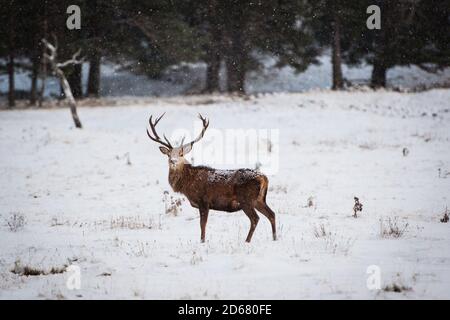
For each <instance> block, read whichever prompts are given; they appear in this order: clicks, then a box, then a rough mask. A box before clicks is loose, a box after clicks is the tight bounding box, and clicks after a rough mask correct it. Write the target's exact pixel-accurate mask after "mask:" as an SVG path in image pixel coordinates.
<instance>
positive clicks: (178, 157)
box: [147, 113, 209, 169]
mask: <svg viewBox="0 0 450 320" xmlns="http://www.w3.org/2000/svg"><path fill="white" fill-rule="evenodd" d="M164 114H165V113H163V114H162V115H161V116H159V117H158V118H156V120H155V121H152V117H153V116H150V119H149V120H148V122H149V124H150V129H151V131H152V133H153V135H152V134H150V132H149V131H148V129H147V135H148V137H149V138H150V139H151V140H153V141H155V142H157V143H159V144H161V145H162V146H160V147H159V150H160V151H161V152H162V153H163V154H165V155H166V156H167V157H168V160H169V167H170V169H177V168H179V167H180V166H183V164H185V163H186V159H185V158H184V156H185V155H186V154H188V153H189V152H190V151H191V150H192V146H193V145H194V143H196V142H198V141H199V140H200V139H201V138H203V135H204V134H205V131H206V129H207V128H208V126H209V121H208V120H207V119H205V118H203V117H202V115H201V114H199V115H198V116H199V118H200V120H202V123H203V129H202V132H201V133H200V134H199V135H198V137H197V138H196V139H195V140H192V141H191V142H189V143H184V138H183V139H182V140H181V143H180V145H179V146H178V147H173V146H172V144H171V143H170V141H169V139H167V137H166V135H164V134H163V137H164V140H165V141H163V140H162V139H161V138H160V137H159V135H158V133H157V132H156V129H155V127H156V125H157V124H158V122H159V120H161V118H162V117H163V116H164Z"/></svg>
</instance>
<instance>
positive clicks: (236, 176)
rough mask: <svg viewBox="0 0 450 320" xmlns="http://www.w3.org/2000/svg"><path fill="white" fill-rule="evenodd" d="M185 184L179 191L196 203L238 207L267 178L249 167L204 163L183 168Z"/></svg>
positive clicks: (251, 197) (251, 198)
mask: <svg viewBox="0 0 450 320" xmlns="http://www.w3.org/2000/svg"><path fill="white" fill-rule="evenodd" d="M186 169H187V170H189V174H186V175H185V176H186V177H187V181H185V184H186V187H184V188H183V190H182V191H181V192H182V193H183V194H185V195H186V197H187V198H188V199H189V201H190V202H191V204H192V206H194V207H199V205H200V204H201V203H203V204H206V205H208V207H209V208H210V209H213V210H220V211H229V212H233V211H238V210H241V209H242V207H243V206H246V205H250V206H252V205H251V204H252V203H253V202H254V201H256V199H257V198H258V196H259V195H260V190H261V187H262V185H263V184H264V183H267V178H266V177H265V176H264V175H263V174H261V173H259V172H256V171H254V170H251V169H238V170H218V169H213V168H209V167H205V166H198V167H193V166H189V167H187V168H186Z"/></svg>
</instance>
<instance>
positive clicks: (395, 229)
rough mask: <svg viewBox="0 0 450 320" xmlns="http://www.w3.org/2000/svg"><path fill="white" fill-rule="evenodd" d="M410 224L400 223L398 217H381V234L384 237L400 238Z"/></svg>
mask: <svg viewBox="0 0 450 320" xmlns="http://www.w3.org/2000/svg"><path fill="white" fill-rule="evenodd" d="M408 225H409V224H408V223H405V224H403V225H399V222H398V219H397V218H394V219H391V218H387V219H385V220H383V219H380V235H381V237H382V238H400V237H402V236H403V235H404V234H405V232H406V229H407V228H408Z"/></svg>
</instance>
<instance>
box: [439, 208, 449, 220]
mask: <svg viewBox="0 0 450 320" xmlns="http://www.w3.org/2000/svg"><path fill="white" fill-rule="evenodd" d="M448 220H449V218H448V209H447V208H445V212H444V215H443V216H442V218H441V220H440V221H441V222H442V223H447V222H448Z"/></svg>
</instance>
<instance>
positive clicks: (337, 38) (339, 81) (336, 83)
mask: <svg viewBox="0 0 450 320" xmlns="http://www.w3.org/2000/svg"><path fill="white" fill-rule="evenodd" d="M333 15H334V17H333V40H332V41H333V44H332V58H331V61H332V65H333V90H340V89H342V88H343V87H344V82H343V78H342V60H341V22H340V19H339V15H338V13H337V12H336V10H335V12H334V14H333Z"/></svg>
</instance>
